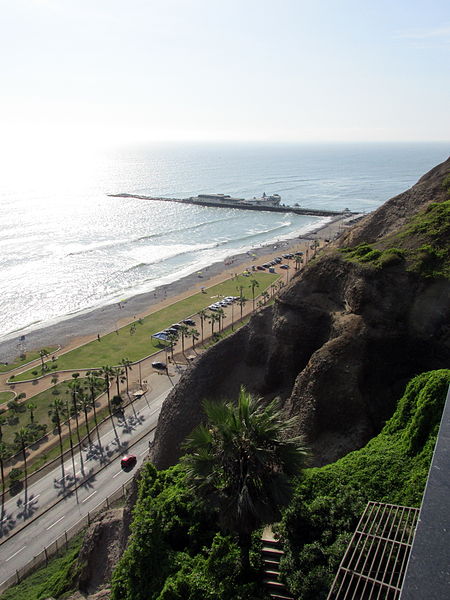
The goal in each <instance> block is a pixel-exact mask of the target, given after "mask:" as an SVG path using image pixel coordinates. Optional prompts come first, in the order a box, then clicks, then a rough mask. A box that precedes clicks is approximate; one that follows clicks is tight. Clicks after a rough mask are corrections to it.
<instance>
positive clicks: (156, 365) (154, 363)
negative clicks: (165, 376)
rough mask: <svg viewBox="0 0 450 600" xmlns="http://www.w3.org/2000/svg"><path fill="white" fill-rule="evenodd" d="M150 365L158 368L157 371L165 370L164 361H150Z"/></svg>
mask: <svg viewBox="0 0 450 600" xmlns="http://www.w3.org/2000/svg"><path fill="white" fill-rule="evenodd" d="M152 367H153V368H154V369H158V371H165V370H166V369H167V365H166V363H164V362H158V361H156V362H152Z"/></svg>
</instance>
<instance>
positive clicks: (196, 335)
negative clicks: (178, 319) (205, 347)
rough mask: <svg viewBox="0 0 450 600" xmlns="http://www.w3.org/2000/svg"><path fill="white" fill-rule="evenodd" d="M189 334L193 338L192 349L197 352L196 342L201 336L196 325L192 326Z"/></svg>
mask: <svg viewBox="0 0 450 600" xmlns="http://www.w3.org/2000/svg"><path fill="white" fill-rule="evenodd" d="M188 335H189V336H190V337H191V338H192V350H194V352H195V342H196V341H197V340H198V338H199V337H200V334H199V332H198V331H197V330H196V329H195V327H192V328H191V329H189V333H188Z"/></svg>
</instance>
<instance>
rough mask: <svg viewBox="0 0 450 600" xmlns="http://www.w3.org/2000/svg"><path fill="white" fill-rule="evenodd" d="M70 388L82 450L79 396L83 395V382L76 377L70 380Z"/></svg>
mask: <svg viewBox="0 0 450 600" xmlns="http://www.w3.org/2000/svg"><path fill="white" fill-rule="evenodd" d="M74 375H78V373H73V374H72V377H74ZM67 385H68V388H69V390H70V396H71V398H72V410H71V413H72V415H73V416H75V421H76V424H77V438H78V444H79V446H80V450H81V438H80V421H79V419H78V412H79V408H80V407H79V397H80V395H81V383H80V382H79V381H78V380H77V379H76V378H75V379H74V380H73V381H70V382H69V383H68V384H67ZM70 416H71V415H70V414H69V421H70Z"/></svg>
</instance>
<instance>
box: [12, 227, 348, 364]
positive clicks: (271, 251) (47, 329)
mask: <svg viewBox="0 0 450 600" xmlns="http://www.w3.org/2000/svg"><path fill="white" fill-rule="evenodd" d="M353 219H355V215H351V216H348V215H347V216H339V217H336V218H333V219H331V220H330V221H328V222H327V223H325V224H323V223H321V224H320V226H319V227H318V228H316V229H312V230H311V231H310V232H309V233H307V234H306V235H303V236H298V237H295V238H288V239H283V240H280V241H278V242H276V243H273V242H272V243H270V244H267V245H263V246H260V247H256V248H253V249H252V250H251V251H247V252H242V253H240V254H236V255H232V256H230V257H228V258H227V259H225V260H220V261H217V262H214V263H212V264H211V265H209V266H208V267H206V268H205V267H203V268H202V271H201V274H200V275H199V273H198V272H194V273H191V274H188V275H186V276H184V277H182V278H180V279H177V280H175V281H173V282H171V283H167V284H163V285H161V286H159V287H157V288H156V289H155V290H152V291H149V292H143V293H140V294H136V295H134V296H132V297H130V298H128V299H127V300H126V301H124V302H114V303H112V304H106V305H103V306H101V307H98V308H92V309H87V310H85V311H83V312H80V313H77V314H75V315H73V316H66V317H62V318H61V319H60V320H58V321H56V322H55V323H51V324H47V325H43V326H42V327H37V328H34V329H31V330H29V331H27V329H23V330H22V331H20V332H17V335H15V336H13V337H11V338H10V339H6V340H3V341H0V360H1V361H2V362H4V361H12V360H13V359H14V358H16V357H17V356H18V354H19V347H20V338H21V336H25V340H24V342H23V343H24V346H25V348H26V351H28V352H29V351H31V350H38V349H40V348H44V347H46V346H61V350H60V351H59V352H60V353H62V352H66V351H68V350H70V349H72V348H74V347H76V346H79V345H82V344H85V343H87V342H89V341H91V340H92V339H95V338H96V337H97V335H105V334H107V333H110V332H111V331H114V330H115V329H119V328H120V327H123V326H124V325H127V324H128V323H130V322H132V321H134V320H136V319H139V318H141V317H145V316H147V315H148V314H151V313H152V312H155V311H157V310H160V309H161V308H164V307H165V306H167V305H169V304H172V303H174V302H177V301H178V300H180V299H182V298H184V297H186V296H190V295H192V294H195V293H198V292H199V291H200V290H201V288H202V287H206V288H208V287H211V286H213V285H215V284H216V283H219V282H220V281H223V280H225V279H228V278H229V277H231V276H232V275H234V274H235V273H238V272H242V270H243V269H245V268H251V266H252V264H255V262H256V261H258V263H259V264H260V263H261V262H267V261H268V260H271V259H272V258H273V257H275V256H277V255H278V254H280V253H281V254H285V253H286V252H289V251H292V250H302V251H304V252H305V251H306V248H307V247H308V245H309V244H310V243H311V241H312V240H316V239H317V240H319V241H321V243H325V240H333V239H334V238H335V237H336V235H338V234H339V231H340V229H341V228H342V227H343V226H345V223H346V221H348V220H353ZM186 316H187V315H186Z"/></svg>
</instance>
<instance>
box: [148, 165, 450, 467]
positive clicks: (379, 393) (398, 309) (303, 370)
mask: <svg viewBox="0 0 450 600" xmlns="http://www.w3.org/2000/svg"><path fill="white" fill-rule="evenodd" d="M449 172H450V160H448V161H447V162H446V163H443V164H442V165H439V166H438V167H436V168H435V169H433V170H432V171H430V173H428V174H427V175H425V176H424V177H422V179H421V180H420V181H419V182H418V184H416V186H414V187H413V188H411V189H410V190H408V191H407V192H405V193H404V194H401V195H399V196H396V197H395V198H393V199H392V200H390V201H388V202H387V203H386V204H385V205H384V206H382V207H381V208H380V209H378V210H377V211H375V212H374V213H373V214H372V215H369V216H368V217H366V218H365V219H364V220H363V221H362V222H361V223H359V224H358V225H357V226H356V227H355V228H353V229H352V230H351V231H349V232H348V233H347V234H346V235H345V236H343V238H342V239H340V240H339V241H338V242H337V243H336V244H334V246H332V247H330V248H329V249H328V250H327V251H326V252H325V253H323V254H322V256H321V257H319V258H318V259H316V260H315V261H313V262H311V263H310V264H309V265H308V266H307V267H306V268H305V269H304V270H303V271H302V272H301V273H300V274H299V275H298V276H296V277H294V278H293V280H292V282H291V283H290V285H289V286H288V287H287V288H285V290H284V291H283V293H282V294H281V295H280V296H279V298H278V299H277V300H276V302H275V305H274V306H273V307H269V308H266V309H264V310H263V311H261V312H260V313H259V314H256V315H255V316H254V317H253V318H252V319H251V321H250V323H249V324H248V325H246V326H245V327H243V328H242V329H241V330H239V331H238V332H236V333H235V334H234V335H232V336H230V337H229V338H227V339H225V340H223V341H222V342H220V343H218V344H216V345H215V346H214V347H212V348H211V349H210V350H208V351H207V352H206V353H205V354H203V355H202V356H201V357H199V358H198V360H197V361H196V364H195V365H194V367H193V368H192V369H191V370H190V371H189V372H188V373H186V374H185V375H184V376H183V378H182V379H181V381H180V383H179V384H178V385H177V386H176V387H175V388H174V390H173V391H172V392H171V394H170V395H169V396H168V398H167V400H166V402H165V403H164V405H163V408H162V411H161V415H160V419H159V422H158V427H157V430H156V434H155V442H154V446H153V451H152V459H153V461H154V463H155V464H156V466H158V467H159V468H165V467H167V466H169V465H171V464H173V463H174V462H176V461H177V459H178V457H179V455H180V453H181V451H180V444H181V443H182V441H183V440H184V438H185V437H186V435H187V434H188V433H190V431H191V430H192V429H193V428H194V427H195V426H196V425H197V424H198V423H199V422H200V421H201V419H202V408H201V403H202V400H203V399H204V398H210V399H211V398H217V399H219V398H233V397H235V396H236V395H237V392H238V389H239V387H240V386H241V385H244V386H245V387H247V388H248V389H249V390H250V391H251V392H252V393H254V394H256V395H260V396H263V397H265V398H267V399H271V398H273V397H275V396H278V397H280V398H281V400H282V402H283V405H284V407H285V410H286V413H287V414H288V415H298V417H299V419H298V432H299V433H302V434H303V435H305V437H306V440H307V443H308V444H309V445H310V447H311V449H312V454H313V460H314V464H324V463H327V462H330V461H333V460H335V459H337V458H339V457H340V456H343V455H344V454H346V453H347V452H349V451H351V450H354V449H356V448H359V447H361V446H362V445H364V444H365V443H366V442H367V441H368V439H370V437H372V436H373V435H374V434H376V433H378V432H379V431H380V429H381V427H382V426H383V424H384V422H385V421H386V419H387V418H389V417H390V416H391V414H392V410H393V407H394V402H395V401H396V399H398V398H399V397H400V396H401V392H402V390H403V387H404V385H405V383H406V381H407V380H409V379H410V378H411V377H412V376H414V375H416V374H418V373H420V372H422V371H426V370H431V369H438V368H444V367H447V366H448V364H449V358H450V331H449V322H450V321H449V317H450V306H449V302H448V299H449V297H450V284H449V281H448V280H447V279H444V278H425V277H423V276H421V275H420V274H418V273H415V272H413V271H410V270H409V269H408V268H407V265H406V264H405V262H402V261H392V262H389V263H388V262H386V264H385V265H383V267H382V268H381V267H380V268H375V267H373V266H370V265H369V266H368V265H365V264H360V263H357V262H351V261H349V260H346V259H345V257H344V255H343V254H342V253H341V252H340V251H339V250H338V248H340V247H342V246H348V245H351V246H354V245H356V244H360V243H361V242H375V243H377V244H380V245H381V246H382V245H383V242H384V240H386V238H387V237H389V236H392V234H393V233H395V232H396V231H398V230H399V229H400V228H401V227H402V226H403V225H404V224H406V223H407V222H409V221H410V219H411V216H413V215H415V214H418V213H420V212H421V211H423V210H424V208H426V206H427V205H429V203H430V202H432V201H433V202H443V201H444V200H445V199H446V197H447V192H446V191H445V190H444V188H443V186H442V182H443V179H444V178H445V176H446V175H448V173H449Z"/></svg>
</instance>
